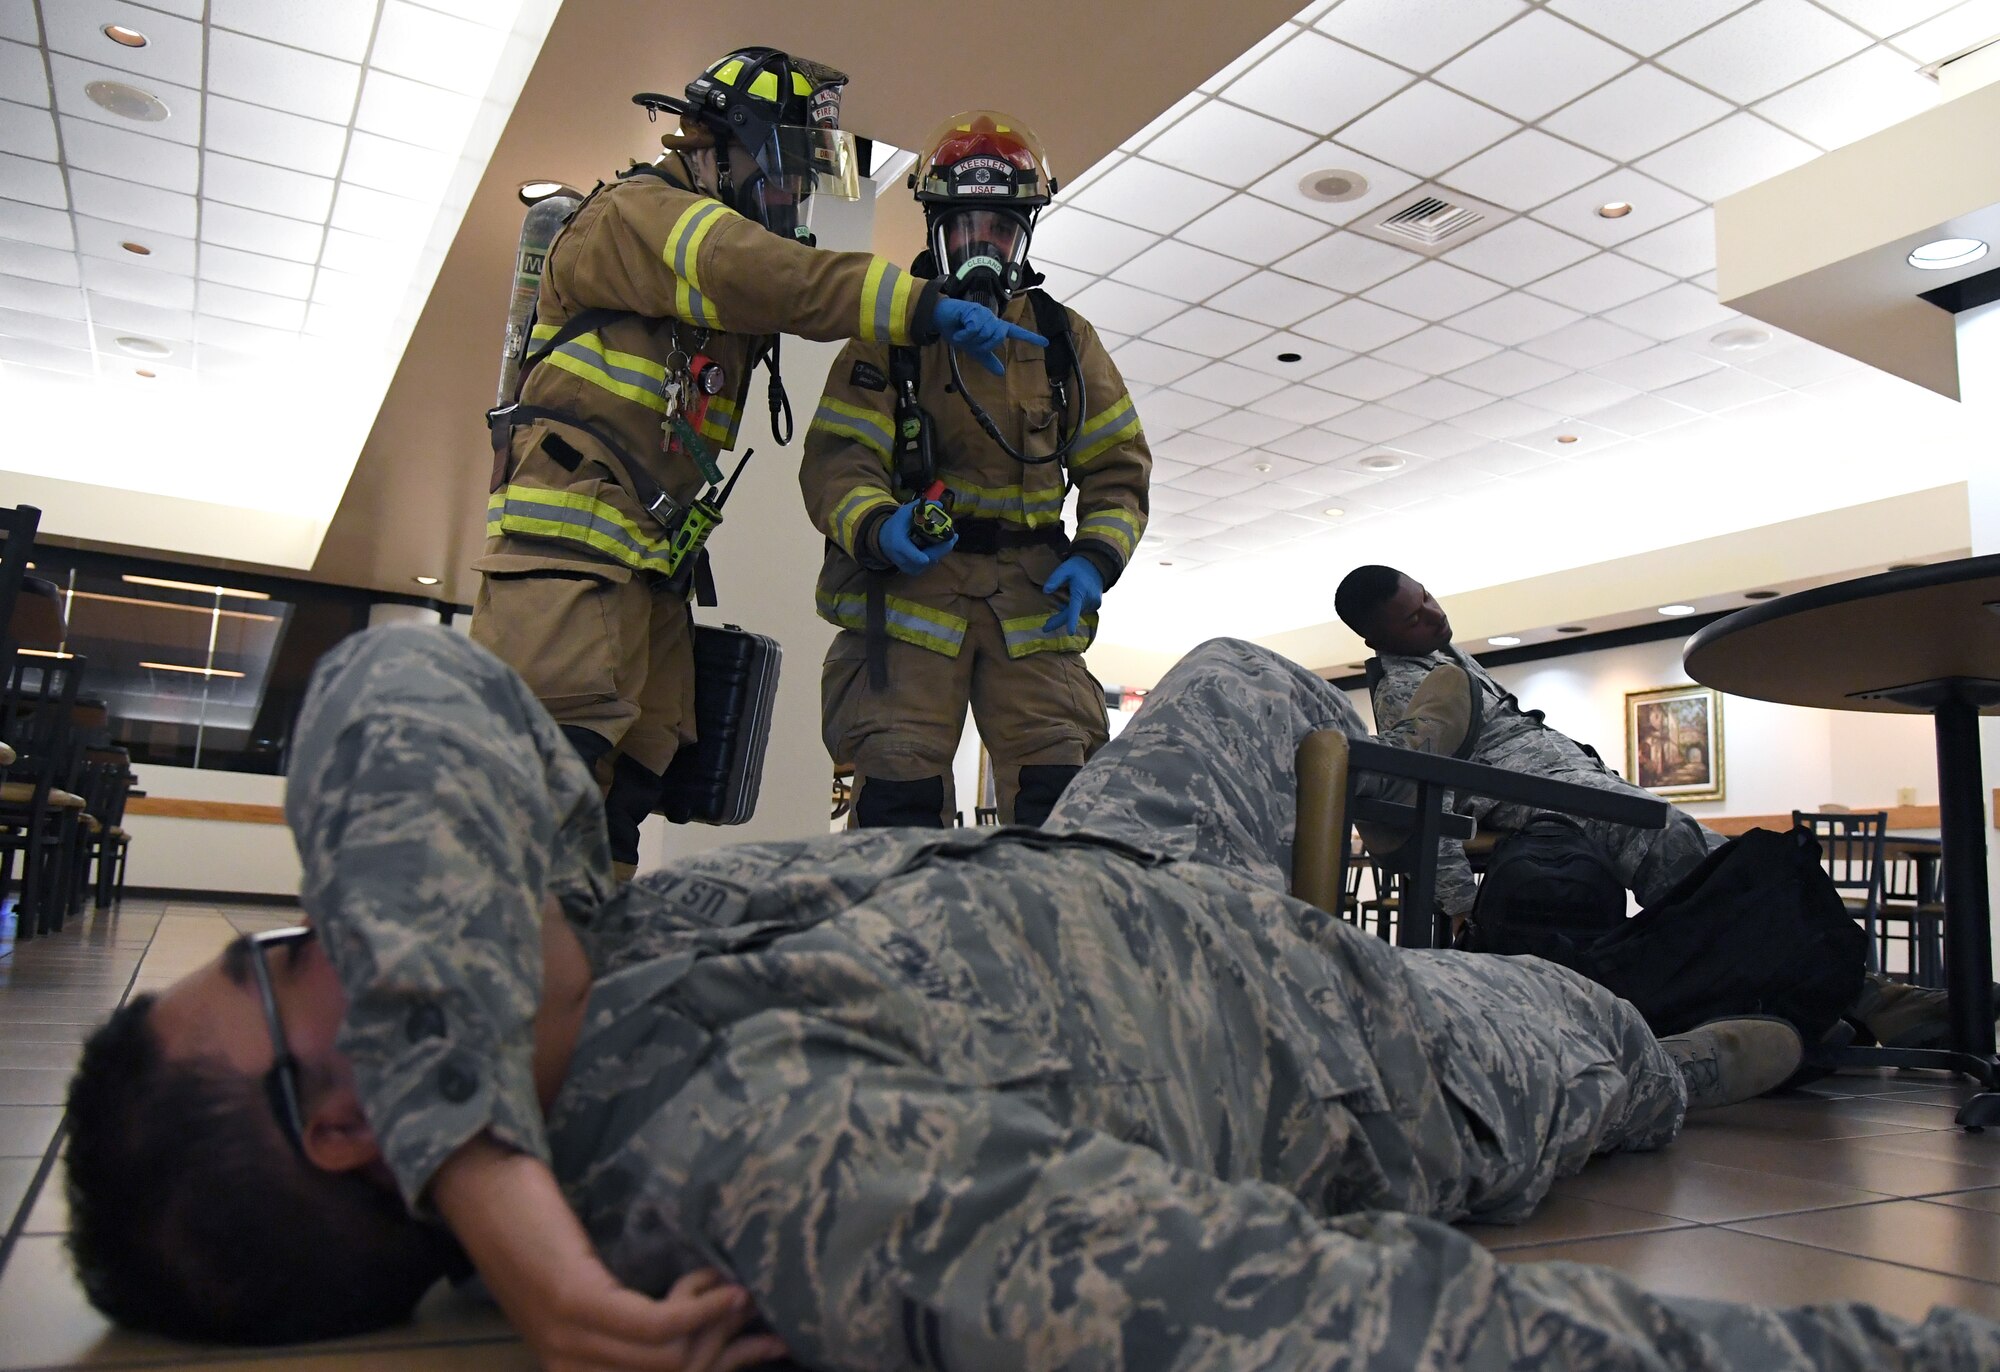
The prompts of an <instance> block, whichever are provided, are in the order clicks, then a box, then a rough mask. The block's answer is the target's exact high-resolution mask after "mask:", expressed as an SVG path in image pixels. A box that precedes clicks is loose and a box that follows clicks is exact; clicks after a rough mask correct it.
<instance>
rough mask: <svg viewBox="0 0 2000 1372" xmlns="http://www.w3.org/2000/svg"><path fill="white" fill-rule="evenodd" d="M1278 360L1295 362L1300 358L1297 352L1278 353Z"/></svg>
mask: <svg viewBox="0 0 2000 1372" xmlns="http://www.w3.org/2000/svg"><path fill="white" fill-rule="evenodd" d="M1278 360H1279V361H1280V362H1297V361H1300V360H1301V359H1300V357H1299V354H1297V353H1279V354H1278Z"/></svg>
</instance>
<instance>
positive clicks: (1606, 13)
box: [1549, 0, 1749, 57]
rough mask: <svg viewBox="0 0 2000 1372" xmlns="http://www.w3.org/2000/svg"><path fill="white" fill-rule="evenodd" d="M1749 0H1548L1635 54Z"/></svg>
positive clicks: (1658, 46)
mask: <svg viewBox="0 0 2000 1372" xmlns="http://www.w3.org/2000/svg"><path fill="white" fill-rule="evenodd" d="M1747 3H1749V0H1671V3H1669V4H1655V3H1652V0H1639V3H1637V4H1635V3H1633V0H1549V8H1550V9H1552V10H1554V11H1555V12H1556V13H1558V14H1561V15H1564V16H1566V17H1568V18H1570V19H1573V20H1575V21H1576V22H1577V23H1579V24H1582V25H1583V26H1584V27H1586V28H1588V29H1591V30H1593V31H1595V32H1597V33H1600V34H1602V35H1604V36H1605V37H1606V38H1609V39H1610V40H1611V41H1612V42H1614V43H1618V44H1621V45H1623V46H1625V47H1628V48H1630V49H1632V51H1634V52H1636V53H1641V54H1643V55H1645V56H1648V57H1650V56H1652V55H1653V54H1654V53H1656V52H1658V51H1660V50H1661V49H1662V48H1665V47H1667V46H1669V45H1670V44H1673V43H1678V42H1680V40H1681V39H1683V38H1685V37H1687V36H1688V35H1689V34H1691V33H1693V32H1695V31H1696V30H1698V29H1704V28H1707V27H1708V26H1709V25H1710V24H1713V23H1715V22H1716V21H1717V20H1719V19H1722V18H1725V17H1726V16H1728V15H1730V14H1732V13H1734V12H1735V11H1737V10H1740V9H1742V8H1743V6H1744V5H1745V4H1747Z"/></svg>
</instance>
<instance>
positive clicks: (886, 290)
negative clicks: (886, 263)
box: [875, 266, 903, 339]
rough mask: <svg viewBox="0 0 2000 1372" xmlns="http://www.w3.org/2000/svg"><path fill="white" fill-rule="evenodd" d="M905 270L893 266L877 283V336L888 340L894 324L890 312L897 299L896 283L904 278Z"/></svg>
mask: <svg viewBox="0 0 2000 1372" xmlns="http://www.w3.org/2000/svg"><path fill="white" fill-rule="evenodd" d="M902 275H903V269H902V268H901V267H897V266H891V267H889V268H888V269H887V270H886V271H884V272H883V273H882V279H881V280H880V281H878V282H876V283H875V336H876V337H877V338H882V339H886V338H888V337H889V333H890V329H891V327H892V326H893V324H894V318H893V316H892V314H891V312H890V309H889V305H890V302H892V301H893V300H895V298H896V282H897V281H898V280H899V279H900V278H901V277H902Z"/></svg>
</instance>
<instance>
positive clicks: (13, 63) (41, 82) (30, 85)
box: [0, 42, 49, 108]
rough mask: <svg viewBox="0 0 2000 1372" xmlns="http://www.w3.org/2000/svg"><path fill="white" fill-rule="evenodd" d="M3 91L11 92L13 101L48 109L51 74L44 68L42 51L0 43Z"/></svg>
mask: <svg viewBox="0 0 2000 1372" xmlns="http://www.w3.org/2000/svg"><path fill="white" fill-rule="evenodd" d="M0 90H4V91H6V92H7V98H8V99H9V100H19V101H22V102H23V103H25V104H29V105H40V106H42V107H43V108H47V107H48V104H49V73H48V68H47V67H45V66H44V65H42V54H41V51H40V50H39V49H37V48H31V47H26V46H23V45H22V44H20V43H5V42H0Z"/></svg>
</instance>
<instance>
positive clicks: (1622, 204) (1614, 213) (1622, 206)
mask: <svg viewBox="0 0 2000 1372" xmlns="http://www.w3.org/2000/svg"><path fill="white" fill-rule="evenodd" d="M1630 213H1632V204H1631V202H1630V201H1627V200H1607V201H1605V202H1604V203H1603V204H1602V205H1599V206H1598V207H1597V217H1598V218H1599V219H1623V218H1624V217H1625V216H1626V215H1628V214H1630Z"/></svg>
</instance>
